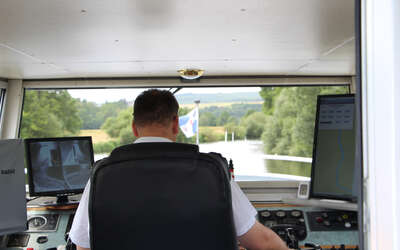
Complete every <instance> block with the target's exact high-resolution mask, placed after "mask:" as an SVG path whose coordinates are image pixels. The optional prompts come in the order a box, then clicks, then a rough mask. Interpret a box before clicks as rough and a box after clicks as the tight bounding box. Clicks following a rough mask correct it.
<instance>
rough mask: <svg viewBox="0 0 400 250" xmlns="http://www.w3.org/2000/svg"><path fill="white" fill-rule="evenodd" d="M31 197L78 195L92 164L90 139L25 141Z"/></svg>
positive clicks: (36, 139)
mask: <svg viewBox="0 0 400 250" xmlns="http://www.w3.org/2000/svg"><path fill="white" fill-rule="evenodd" d="M25 148H26V160H27V168H28V175H29V193H30V195H31V196H63V195H70V194H77V193H81V192H82V191H83V189H84V187H85V185H86V183H87V181H88V180H89V176H90V169H91V167H92V165H93V162H94V158H93V146H92V138H91V137H63V138H35V139H25Z"/></svg>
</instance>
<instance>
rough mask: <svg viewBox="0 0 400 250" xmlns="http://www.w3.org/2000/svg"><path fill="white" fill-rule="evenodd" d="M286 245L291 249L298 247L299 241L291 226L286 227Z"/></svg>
mask: <svg viewBox="0 0 400 250" xmlns="http://www.w3.org/2000/svg"><path fill="white" fill-rule="evenodd" d="M286 235H287V237H286V245H287V246H288V247H289V248H291V249H299V241H298V240H297V238H296V235H295V230H294V229H293V228H291V227H288V228H286Z"/></svg>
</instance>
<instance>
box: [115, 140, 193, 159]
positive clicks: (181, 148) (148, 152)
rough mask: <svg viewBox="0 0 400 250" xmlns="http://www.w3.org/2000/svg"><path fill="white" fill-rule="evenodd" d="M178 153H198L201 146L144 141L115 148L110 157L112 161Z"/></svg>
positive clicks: (181, 154)
mask: <svg viewBox="0 0 400 250" xmlns="http://www.w3.org/2000/svg"><path fill="white" fill-rule="evenodd" d="M174 153H176V154H177V156H183V155H196V154H198V153H199V146H197V145H194V144H186V143H171V142H149V143H147V142H143V143H133V144H128V145H124V146H121V147H118V148H116V149H114V150H113V151H112V152H111V154H110V157H109V160H110V161H113V160H114V159H115V160H118V161H121V160H122V161H123V160H128V159H132V158H135V157H152V156H163V155H169V156H171V155H172V154H174Z"/></svg>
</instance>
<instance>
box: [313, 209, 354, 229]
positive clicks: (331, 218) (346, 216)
mask: <svg viewBox="0 0 400 250" xmlns="http://www.w3.org/2000/svg"><path fill="white" fill-rule="evenodd" d="M307 218H308V225H309V228H310V230H311V231H356V230H358V221H357V213H356V212H352V211H312V212H307Z"/></svg>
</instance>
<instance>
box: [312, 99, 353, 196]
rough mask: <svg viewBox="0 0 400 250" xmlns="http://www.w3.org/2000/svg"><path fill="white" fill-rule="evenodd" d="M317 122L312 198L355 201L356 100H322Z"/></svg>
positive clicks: (318, 108)
mask: <svg viewBox="0 0 400 250" xmlns="http://www.w3.org/2000/svg"><path fill="white" fill-rule="evenodd" d="M316 118H317V120H316V126H315V132H314V151H313V163H312V170H311V172H312V173H311V192H310V196H311V197H319V198H328V199H329V198H331V199H344V200H354V198H355V197H356V191H357V183H356V178H355V177H356V175H355V167H354V166H355V162H354V161H355V148H356V147H355V135H356V130H355V122H354V121H355V106H354V96H353V95H341V96H339V95H337V96H319V97H318V106H317V117H316Z"/></svg>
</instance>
